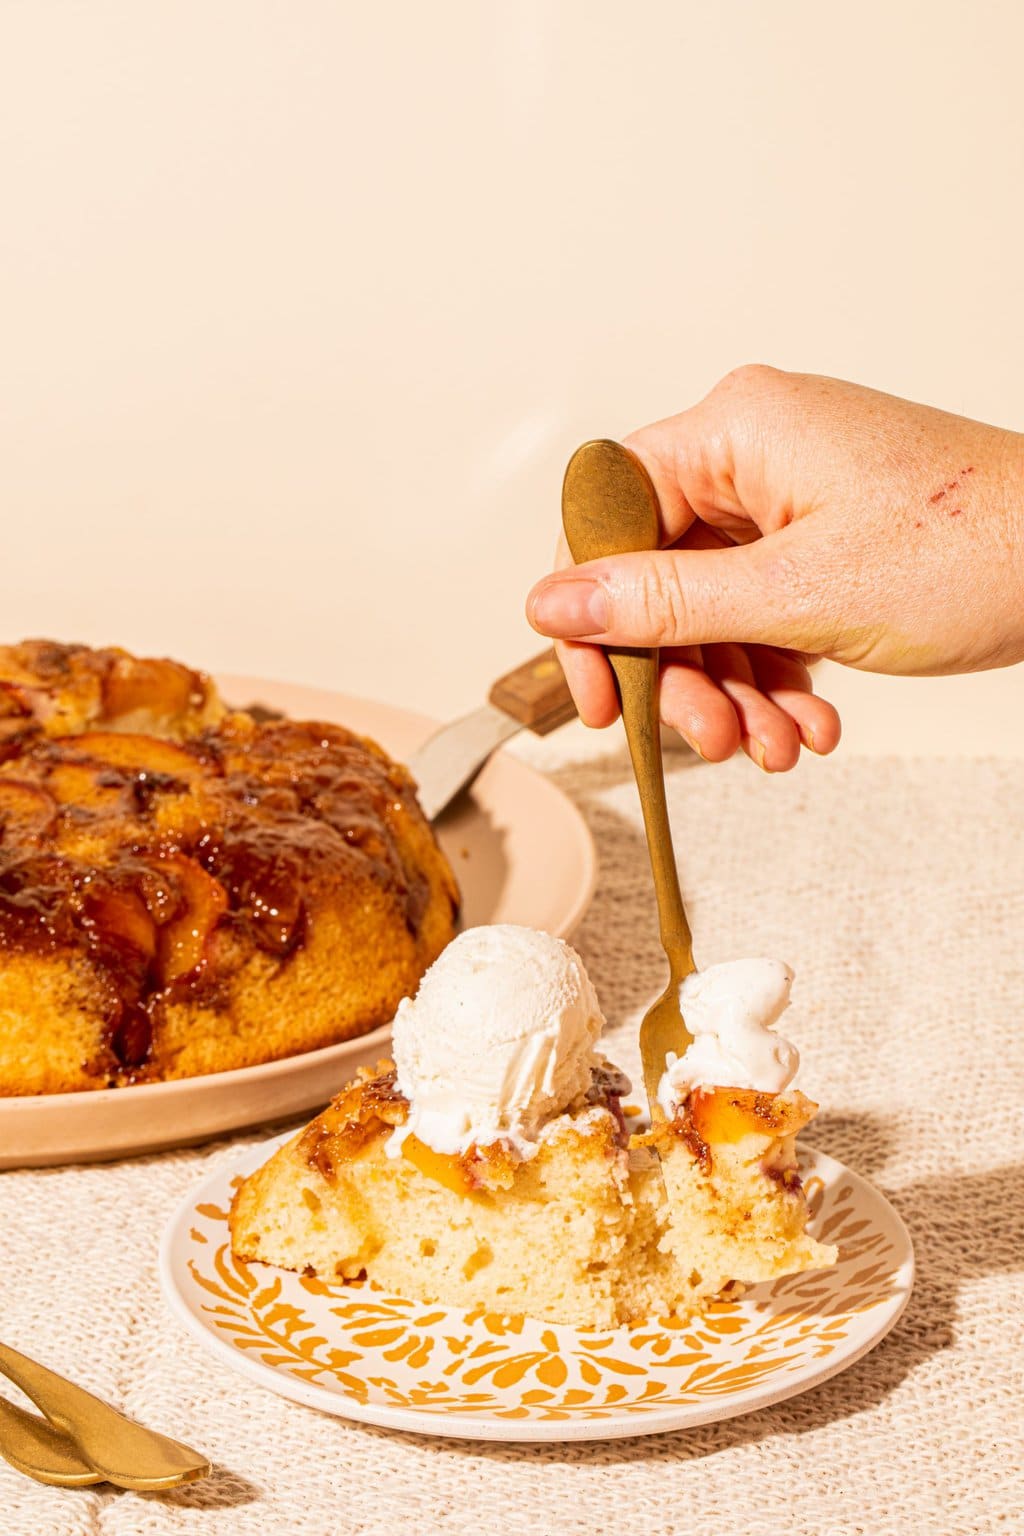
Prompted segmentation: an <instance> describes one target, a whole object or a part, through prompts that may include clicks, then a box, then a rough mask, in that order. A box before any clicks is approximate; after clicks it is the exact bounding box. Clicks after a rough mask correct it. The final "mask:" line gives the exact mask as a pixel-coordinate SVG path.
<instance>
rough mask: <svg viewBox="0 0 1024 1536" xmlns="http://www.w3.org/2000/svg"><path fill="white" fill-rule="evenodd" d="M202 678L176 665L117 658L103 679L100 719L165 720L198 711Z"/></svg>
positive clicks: (135, 658)
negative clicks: (142, 715) (138, 715)
mask: <svg viewBox="0 0 1024 1536" xmlns="http://www.w3.org/2000/svg"><path fill="white" fill-rule="evenodd" d="M205 696H206V689H205V687H204V685H203V680H202V678H201V677H200V676H199V675H198V674H197V673H195V672H192V671H190V670H189V668H188V667H183V666H181V665H180V664H179V663H178V662H176V661H159V660H150V659H146V660H143V659H140V658H137V657H135V656H119V657H118V658H117V660H116V661H115V662H114V664H113V666H112V667H111V668H110V670H109V672H108V673H107V674H106V676H105V677H104V679H103V718H104V719H105V720H112V719H116V718H117V717H118V716H120V715H131V714H135V713H136V712H142V711H144V712H146V713H148V714H152V715H154V716H160V717H162V718H169V717H172V716H175V715H184V714H187V713H188V711H189V709H197V708H199V707H201V705H202V704H203V701H204V699H205Z"/></svg>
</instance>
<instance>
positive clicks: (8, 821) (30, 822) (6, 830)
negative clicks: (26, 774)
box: [0, 779, 57, 842]
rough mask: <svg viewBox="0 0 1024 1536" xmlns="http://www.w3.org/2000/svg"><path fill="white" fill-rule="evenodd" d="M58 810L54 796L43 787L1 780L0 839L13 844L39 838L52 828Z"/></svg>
mask: <svg viewBox="0 0 1024 1536" xmlns="http://www.w3.org/2000/svg"><path fill="white" fill-rule="evenodd" d="M56 810H57V807H56V805H55V803H54V799H53V796H52V795H49V794H47V792H46V790H45V789H43V788H41V786H40V785H38V784H25V783H23V782H22V781H21V780H20V779H0V838H3V837H4V836H6V837H7V838H9V839H10V840H11V841H12V842H13V841H14V840H15V839H17V838H21V837H28V836H33V835H36V834H38V833H40V832H42V831H44V830H45V828H46V827H48V826H49V824H50V822H51V821H52V820H53V818H54V815H55V813H56Z"/></svg>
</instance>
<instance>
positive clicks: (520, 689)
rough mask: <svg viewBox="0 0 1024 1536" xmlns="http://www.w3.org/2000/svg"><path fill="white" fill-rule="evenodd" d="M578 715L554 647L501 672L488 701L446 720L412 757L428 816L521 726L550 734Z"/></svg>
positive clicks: (433, 816)
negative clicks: (446, 723)
mask: <svg viewBox="0 0 1024 1536" xmlns="http://www.w3.org/2000/svg"><path fill="white" fill-rule="evenodd" d="M575 716H576V706H575V704H574V703H573V701H572V694H571V693H570V692H569V685H568V683H567V682H566V681H565V677H564V675H563V673H562V668H561V667H560V666H559V663H558V658H557V656H556V655H555V653H554V651H553V650H547V651H544V653H543V654H542V655H540V656H535V657H534V658H533V660H532V661H526V662H524V663H523V664H522V666H519V667H516V668H515V669H514V670H513V671H512V672H507V673H506V674H505V676H504V677H499V678H498V681H497V682H496V683H495V684H494V686H493V687H492V689H491V691H490V693H489V695H488V700H487V703H486V704H484V705H482V707H481V708H480V709H474V710H473V711H472V712H471V713H470V714H468V715H463V716H462V717H461V719H459V720H453V721H452V722H451V723H450V724H449V725H443V726H442V727H441V729H440V730H439V731H436V732H435V733H434V735H433V736H431V737H429V738H428V739H427V741H426V742H424V744H423V746H422V747H420V748H419V750H418V751H417V752H415V753H414V754H413V755H412V757H411V758H409V759H408V768H409V771H410V773H411V774H412V776H413V778H414V779H415V780H416V784H417V786H418V791H419V802H420V804H421V805H422V807H423V812H424V815H425V816H426V817H427V818H428V820H430V821H434V820H435V819H436V818H437V817H438V816H440V814H441V812H442V811H443V810H444V809H445V807H446V806H448V805H450V804H451V802H452V801H453V800H454V799H455V796H456V795H457V794H458V792H459V790H460V789H464V788H465V787H466V785H467V784H468V783H469V782H470V781H471V780H472V779H473V778H475V776H476V775H477V773H479V771H480V769H481V768H482V767H483V766H484V764H485V763H486V762H487V759H488V758H489V757H490V756H491V754H492V753H493V752H495V751H496V750H497V748H498V747H500V746H501V745H502V743H503V742H505V741H508V739H509V737H511V736H515V735H516V734H517V732H519V731H521V730H524V729H526V730H531V731H533V732H534V734H535V735H537V736H546V735H547V734H548V732H549V731H553V730H554V729H555V727H556V726H559V725H564V724H565V722H566V721H567V720H573V719H575Z"/></svg>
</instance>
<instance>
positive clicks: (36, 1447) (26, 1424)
mask: <svg viewBox="0 0 1024 1536" xmlns="http://www.w3.org/2000/svg"><path fill="white" fill-rule="evenodd" d="M0 1373H2V1374H3V1375H4V1376H6V1377H7V1378H8V1380H10V1381H13V1382H14V1384H15V1386H17V1387H20V1388H21V1390H22V1391H23V1392H24V1393H25V1395H26V1397H30V1398H31V1399H32V1401H33V1402H34V1403H35V1404H36V1406H37V1407H38V1408H41V1409H42V1410H43V1413H44V1414H45V1415H46V1417H45V1419H40V1418H38V1417H37V1416H36V1415H35V1414H34V1413H28V1412H27V1411H26V1410H25V1409H23V1408H18V1407H16V1406H15V1405H14V1404H13V1403H9V1402H8V1401H7V1400H6V1398H0V1455H3V1456H4V1457H5V1458H6V1460H7V1461H9V1462H10V1463H11V1465H12V1466H13V1467H17V1468H18V1471H19V1472H25V1473H26V1474H27V1475H28V1476H29V1477H34V1478H36V1480H37V1481H38V1482H41V1483H53V1484H56V1485H57V1486H58V1487H64V1488H76V1487H82V1486H84V1485H85V1484H88V1483H98V1482H108V1483H116V1484H117V1485H118V1486H119V1487H121V1488H134V1489H136V1490H138V1491H139V1492H147V1491H153V1490H160V1489H166V1488H177V1487H178V1486H179V1485H180V1484H181V1483H191V1482H195V1481H196V1480H197V1479H198V1478H201V1477H206V1476H207V1474H208V1473H209V1471H210V1463H209V1461H208V1460H207V1459H206V1457H205V1456H203V1455H201V1454H200V1452H199V1451H194V1450H193V1449H192V1448H191V1446H188V1445H183V1444H182V1443H181V1441H179V1440H172V1439H171V1438H170V1437H169V1436H168V1435H161V1434H159V1433H158V1432H157V1431H156V1430H155V1429H146V1428H145V1427H144V1425H142V1424H136V1423H135V1421H134V1420H133V1419H128V1418H125V1416H124V1414H123V1413H118V1411H117V1409H116V1408H111V1407H110V1405H109V1403H104V1402H103V1401H102V1400H101V1399H100V1398H98V1397H94V1396H93V1394H92V1393H91V1392H86V1390H85V1388H84V1387H78V1386H75V1384H74V1382H71V1381H68V1380H67V1378H66V1377H64V1376H58V1375H57V1373H56V1371H51V1370H48V1369H47V1368H46V1366H45V1365H40V1364H39V1363H38V1362H37V1361H35V1360H30V1359H29V1357H28V1356H27V1355H23V1354H20V1353H19V1351H18V1350H16V1349H12V1348H11V1347H10V1345H8V1344H0Z"/></svg>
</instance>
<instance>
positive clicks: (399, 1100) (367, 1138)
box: [298, 1061, 629, 1191]
mask: <svg viewBox="0 0 1024 1536" xmlns="http://www.w3.org/2000/svg"><path fill="white" fill-rule="evenodd" d="M623 1088H624V1089H625V1090H627V1091H628V1088H629V1083H628V1080H626V1079H624V1078H623V1077H622V1074H621V1073H620V1072H618V1071H616V1070H615V1069H614V1068H612V1069H607V1068H604V1067H596V1068H595V1069H594V1074H593V1078H592V1082H591V1087H590V1088H589V1090H588V1091H587V1093H586V1094H585V1095H584V1100H583V1102H584V1103H585V1104H586V1105H599V1106H600V1107H601V1108H603V1109H606V1110H608V1112H609V1113H610V1114H611V1116H612V1119H613V1120H614V1122H615V1126H616V1130H615V1144H616V1146H617V1147H618V1148H620V1149H622V1150H624V1149H625V1148H626V1146H627V1144H628V1139H629V1138H628V1133H627V1131H626V1124H625V1119H624V1117H623V1114H622V1107H621V1093H620V1090H621V1089H623ZM408 1113H409V1101H408V1099H407V1098H406V1097H405V1095H404V1094H403V1093H402V1092H401V1090H400V1089H399V1088H398V1086H397V1082H396V1074H395V1068H394V1065H393V1064H392V1063H391V1062H390V1061H380V1062H378V1063H377V1068H376V1071H371V1070H370V1069H369V1068H368V1067H362V1068H360V1071H359V1075H358V1077H357V1078H356V1079H355V1080H354V1081H353V1082H351V1083H349V1084H348V1085H347V1087H345V1088H344V1089H343V1090H342V1091H341V1093H339V1094H338V1095H337V1097H336V1098H334V1099H332V1100H331V1102H330V1104H329V1105H328V1107H327V1108H326V1109H325V1110H324V1112H323V1114H321V1115H318V1116H317V1118H316V1119H315V1120H314V1121H313V1122H312V1123H311V1124H310V1125H309V1126H307V1128H306V1130H305V1131H304V1132H303V1134H302V1138H301V1140H300V1141H299V1145H298V1153H299V1156H300V1157H301V1158H302V1159H303V1160H304V1161H305V1162H306V1163H307V1164H308V1166H309V1167H310V1168H315V1169H316V1170H317V1172H318V1173H321V1174H322V1175H323V1177H324V1178H325V1179H327V1180H329V1181H330V1180H333V1179H334V1178H335V1176H336V1174H337V1172H338V1170H339V1168H341V1167H343V1166H344V1165H345V1164H346V1163H350V1162H352V1161H353V1160H354V1159H355V1158H357V1157H358V1156H359V1154H360V1152H362V1151H363V1149H364V1148H365V1147H367V1146H369V1145H370V1144H371V1143H373V1142H375V1141H377V1140H378V1139H379V1138H380V1137H382V1136H384V1135H387V1134H390V1132H391V1131H392V1130H394V1129H395V1127H396V1126H399V1125H404V1124H405V1121H406V1118H407V1116H408ZM432 1155H433V1157H438V1158H440V1157H444V1159H445V1161H447V1162H450V1163H451V1165H452V1168H453V1170H455V1171H456V1173H457V1175H458V1177H457V1180H456V1182H459V1183H462V1184H464V1186H465V1188H466V1190H468V1191H478V1190H485V1189H509V1188H511V1186H512V1182H513V1179H514V1177H515V1171H516V1168H517V1166H518V1165H519V1163H520V1162H521V1161H522V1159H521V1158H520V1156H519V1155H518V1154H517V1153H516V1151H515V1149H514V1148H513V1147H512V1146H511V1144H510V1143H508V1142H505V1141H497V1142H491V1143H488V1144H487V1145H486V1146H482V1147H479V1146H477V1145H476V1144H475V1143H474V1145H473V1146H471V1147H470V1148H469V1149H468V1150H467V1151H466V1152H463V1153H460V1154H456V1153H453V1154H451V1155H450V1156H448V1155H446V1154H439V1153H434V1154H432ZM446 1182H447V1181H446Z"/></svg>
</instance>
